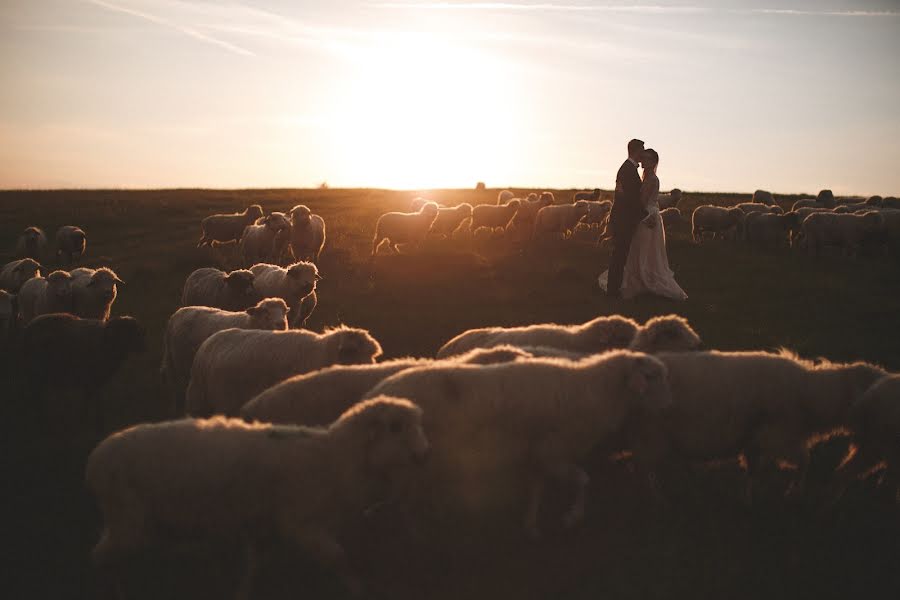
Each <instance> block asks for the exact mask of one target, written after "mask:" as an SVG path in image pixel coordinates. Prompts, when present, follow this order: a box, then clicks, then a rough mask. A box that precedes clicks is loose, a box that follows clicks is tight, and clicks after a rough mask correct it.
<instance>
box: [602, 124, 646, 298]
mask: <svg viewBox="0 0 900 600" xmlns="http://www.w3.org/2000/svg"><path fill="white" fill-rule="evenodd" d="M643 152H644V142H642V141H641V140H631V141H630V142H628V159H627V160H626V161H625V162H623V163H622V166H621V167H619V172H618V174H616V197H615V200H614V201H613V206H612V211H610V214H609V230H610V233H612V241H613V251H612V257H611V258H610V260H609V279H608V281H607V287H606V289H607V292H606V293H607V295H608V296H610V297H611V298H621V296H622V291H621V288H622V276H623V275H624V273H625V262H626V261H627V260H628V249H629V248H630V247H631V238H632V237H634V231H635V229H636V228H637V226H638V223H640V222H641V220H642V219H643V218H644V217H646V216H647V211H646V210H644V207H642V206H641V176H640V175H638V163H639V162H640V159H641V154H642V153H643Z"/></svg>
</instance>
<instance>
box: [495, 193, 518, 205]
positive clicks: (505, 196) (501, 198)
mask: <svg viewBox="0 0 900 600" xmlns="http://www.w3.org/2000/svg"><path fill="white" fill-rule="evenodd" d="M515 197H516V195H515V194H513V193H512V192H511V191H509V190H501V191H500V193H499V194H497V205H498V206H499V205H501V204H506V203H507V202H509V201H510V200H512V199H513V198H515Z"/></svg>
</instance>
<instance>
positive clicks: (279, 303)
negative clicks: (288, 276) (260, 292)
mask: <svg viewBox="0 0 900 600" xmlns="http://www.w3.org/2000/svg"><path fill="white" fill-rule="evenodd" d="M287 313H288V307H287V304H285V302H284V300H282V299H281V298H267V299H265V300H260V301H259V303H258V304H256V306H251V307H250V308H248V309H247V310H245V311H242V312H229V311H225V310H221V309H218V308H209V307H206V306H188V307H184V308H180V309H178V310H177V311H176V312H175V314H173V315H172V316H171V317H169V322H168V324H167V325H166V332H165V336H164V337H163V358H162V365H161V366H160V375H161V378H162V380H163V382H164V383H165V384H166V385H167V387H168V388H169V389H170V390H171V392H172V394H173V396H174V398H175V414H177V415H181V414H183V413H184V395H185V391H186V390H187V386H188V381H189V380H190V376H191V365H192V364H193V363H194V355H195V354H197V350H198V349H199V348H200V346H201V344H203V342H205V341H206V340H207V339H208V338H210V337H211V336H212V335H213V334H215V333H217V332H219V331H223V330H225V329H230V328H232V327H235V328H238V329H268V330H272V331H283V330H285V329H287V327H288V324H287Z"/></svg>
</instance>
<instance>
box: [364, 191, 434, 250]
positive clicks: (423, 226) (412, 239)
mask: <svg viewBox="0 0 900 600" xmlns="http://www.w3.org/2000/svg"><path fill="white" fill-rule="evenodd" d="M437 215H438V205H437V204H435V203H434V202H427V203H425V205H423V206H422V208H421V209H419V212H414V213H401V212H389V213H385V214H383V215H381V216H380V217H378V222H377V223H376V224H375V237H374V238H373V239H372V256H375V253H376V252H377V251H378V248H379V247H380V246H381V244H382V242H384V241H385V240H387V242H388V245H389V247H390V248H392V249H393V250H394V252H396V253H398V254H399V253H400V248H399V247H398V244H421V243H422V242H424V241H425V237H426V236H427V235H428V232H429V231H430V230H431V225H432V224H433V223H434V221H435V219H437Z"/></svg>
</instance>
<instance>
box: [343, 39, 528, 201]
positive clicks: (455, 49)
mask: <svg viewBox="0 0 900 600" xmlns="http://www.w3.org/2000/svg"><path fill="white" fill-rule="evenodd" d="M356 63H357V64H356V69H355V70H354V72H353V73H354V74H353V76H352V78H350V79H349V80H348V81H346V82H344V85H342V86H340V88H339V91H338V93H337V94H335V98H333V105H332V107H331V118H330V119H329V122H330V127H329V137H330V150H331V152H332V153H333V156H332V159H333V162H332V164H335V165H338V166H339V167H338V169H339V170H340V172H339V173H335V174H334V175H332V178H333V179H335V180H342V181H351V182H357V183H358V184H360V185H365V186H373V187H386V188H394V189H423V188H438V187H468V186H470V185H474V182H475V181H476V180H481V179H485V178H489V179H490V178H493V180H495V181H496V180H497V179H501V178H503V177H504V176H506V175H505V174H507V173H510V172H511V167H512V166H513V164H514V163H515V161H516V156H515V155H516V148H517V144H516V141H517V137H518V136H517V135H516V129H517V127H519V121H518V113H517V106H516V88H517V87H518V86H517V84H516V80H515V76H514V75H513V74H511V70H510V69H509V67H508V65H505V64H504V63H503V61H502V60H501V59H500V58H499V57H497V56H495V55H493V54H491V53H490V52H488V51H487V50H484V49H480V48H473V47H470V46H463V45H460V44H453V43H450V42H449V41H447V40H441V39H434V38H431V37H428V36H424V35H403V36H396V37H393V38H391V39H390V40H389V41H385V42H384V43H383V44H379V45H378V47H377V49H375V50H370V51H367V52H365V54H364V55H359V56H357V60H356Z"/></svg>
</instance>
